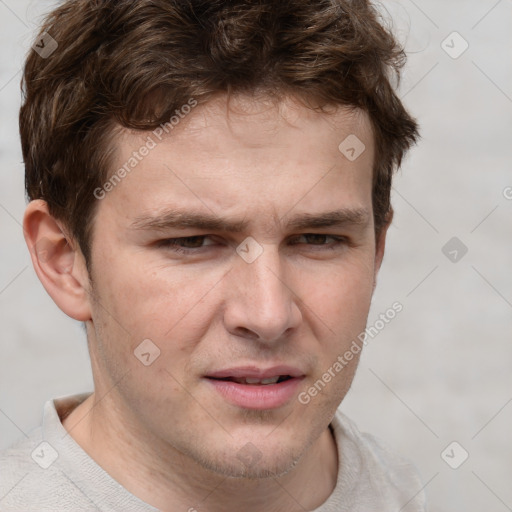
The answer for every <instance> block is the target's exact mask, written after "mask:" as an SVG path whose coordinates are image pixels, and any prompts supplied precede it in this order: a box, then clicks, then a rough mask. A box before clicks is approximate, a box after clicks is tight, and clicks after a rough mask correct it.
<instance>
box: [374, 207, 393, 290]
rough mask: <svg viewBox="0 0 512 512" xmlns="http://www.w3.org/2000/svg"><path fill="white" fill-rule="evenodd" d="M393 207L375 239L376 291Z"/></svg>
mask: <svg viewBox="0 0 512 512" xmlns="http://www.w3.org/2000/svg"><path fill="white" fill-rule="evenodd" d="M393 215H394V212H393V208H390V209H389V212H388V214H387V215H386V223H385V224H384V226H382V229H381V230H380V232H379V234H378V236H377V239H376V240H375V267H374V274H373V290H374V291H375V287H376V286H377V274H378V273H379V270H380V266H381V265H382V260H383V259H384V250H385V249H386V235H387V233H388V229H389V226H390V225H391V221H392V220H393Z"/></svg>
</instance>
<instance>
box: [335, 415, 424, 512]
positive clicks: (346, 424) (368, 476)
mask: <svg viewBox="0 0 512 512" xmlns="http://www.w3.org/2000/svg"><path fill="white" fill-rule="evenodd" d="M332 427H333V429H334V433H335V437H336V443H337V444H338V455H339V459H340V460H339V473H340V476H341V477H342V480H343V483H342V485H344V486H345V489H344V492H345V493H347V492H348V494H349V495H350V496H352V497H353V498H352V499H353V500H354V506H355V507H356V508H355V509H353V510H364V509H365V506H366V508H368V507H371V506H374V507H375V506H378V507H381V508H379V510H381V511H387V510H402V511H403V512H424V511H426V498H425V495H424V492H423V486H424V484H423V483H422V481H421V478H420V476H419V473H418V470H417V469H416V467H415V466H414V465H413V464H412V463H411V462H410V461H409V460H407V459H404V458H403V457H401V456H400V455H398V454H396V453H395V452H394V451H393V450H391V449H390V448H389V447H388V446H387V445H386V443H384V442H383V441H381V440H379V439H378V438H376V437H375V436H373V435H371V434H368V433H364V432H361V431H360V430H359V429H358V427H357V426H356V424H355V423H354V422H353V421H352V420H350V419H349V418H348V417H347V416H345V415H344V414H343V413H342V412H340V411H339V410H338V411H337V412H336V415H335V417H334V419H333V422H332ZM339 484H340V482H339ZM348 489H350V491H349V490H348ZM356 502H357V503H358V505H356ZM361 503H364V504H365V506H362V507H361ZM358 507H359V508H358Z"/></svg>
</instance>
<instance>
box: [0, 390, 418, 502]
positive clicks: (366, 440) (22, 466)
mask: <svg viewBox="0 0 512 512" xmlns="http://www.w3.org/2000/svg"><path fill="white" fill-rule="evenodd" d="M89 394H90V393H85V394H81V395H73V396H68V397H63V398H59V399H55V400H50V401H48V402H46V404H45V406H44V413H43V422H42V425H41V426H40V427H38V428H36V429H34V430H33V431H32V432H31V433H30V435H29V436H28V437H27V438H22V439H21V440H20V441H18V442H17V443H16V444H14V445H13V446H11V447H10V448H8V449H7V450H5V451H3V452H2V453H0V511H1V512H56V511H58V512H85V511H87V512H89V511H101V512H114V511H115V512H158V509H156V508H155V507H153V506H151V505H148V504H147V503H145V502H143V501H142V500H140V499H139V498H137V497H136V496H134V495H133V494H131V493H130V492H129V491H127V490H126V489H125V488H124V487H123V486H122V485H121V484H119V483H118V482H117V481H116V480H114V479H113V478H112V477H111V476H110V475H109V474H108V473H107V472H105V471H104V470H103V469H102V468H101V467H100V466H99V465H98V464H96V462H95V461H94V460H93V459H91V458H90V457H89V455H87V453H86V452H85V451H84V450H82V448H81V447H80V446H79V445H78V444H77V443H76V442H75V440H74V439H73V438H72V437H71V436H70V435H69V434H68V432H67V431H66V429H65V428H64V427H63V426H62V423H61V420H62V419H63V418H65V417H66V416H67V415H68V414H70V413H71V411H72V410H73V409H74V408H75V407H77V406H78V405H79V404H80V403H81V402H82V401H83V400H85V398H87V396H89ZM331 427H332V430H333V433H334V437H335V440H336V445H337V448H338V460H339V468H338V478H337V483H336V487H335V489H334V491H333V493H332V494H331V496H330V497H329V498H328V499H327V501H326V502H325V503H324V504H323V505H322V506H320V507H319V508H317V509H315V510H314V511H313V512H388V511H389V512H398V511H400V512H420V511H421V512H425V511H426V505H425V495H424V492H423V490H422V488H423V485H422V483H421V480H420V478H419V476H418V474H417V471H416V469H415V468H414V466H412V465H411V464H410V463H409V462H407V461H404V460H403V459H401V458H399V457H397V456H396V455H393V454H392V453H390V452H389V451H388V450H387V449H386V448H385V447H384V446H383V445H382V443H380V442H379V441H377V440H376V439H375V438H374V437H373V436H371V435H368V434H362V433H360V432H359V430H358V429H357V427H356V426H355V425H354V423H353V422H352V421H350V420H349V419H348V418H347V417H346V416H345V415H344V414H343V413H341V412H340V411H338V412H337V413H336V416H335V417H334V419H333V421H332V423H331Z"/></svg>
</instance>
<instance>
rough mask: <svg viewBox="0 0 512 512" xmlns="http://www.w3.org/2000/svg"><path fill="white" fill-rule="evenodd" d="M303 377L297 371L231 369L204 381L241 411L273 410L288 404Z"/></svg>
mask: <svg viewBox="0 0 512 512" xmlns="http://www.w3.org/2000/svg"><path fill="white" fill-rule="evenodd" d="M304 377H305V374H304V373H303V372H302V371H300V370H299V369H297V368H291V367H285V366H280V367H274V368H269V369H267V370H263V369H260V368H256V367H244V368H231V369H226V370H221V371H217V372H213V373H212V374H210V375H206V376H205V380H206V381H207V382H208V383H209V384H210V385H211V386H212V388H213V390H215V391H216V393H217V396H219V395H220V397H221V398H222V399H223V400H224V401H226V402H228V403H229V404H231V405H235V406H237V407H240V408H243V409H259V410H265V409H276V408H279V407H283V406H284V405H286V404H287V403H289V402H290V401H291V400H292V398H293V396H294V395H295V394H296V393H297V391H298V388H299V385H300V383H301V381H302V380H303V378H304Z"/></svg>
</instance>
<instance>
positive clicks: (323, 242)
mask: <svg viewBox="0 0 512 512" xmlns="http://www.w3.org/2000/svg"><path fill="white" fill-rule="evenodd" d="M300 239H302V240H306V242H303V241H299V242H295V241H296V240H300ZM292 240H293V242H292V245H296V244H297V243H306V244H307V245H313V246H320V247H325V248H326V249H336V248H337V247H339V246H340V245H346V244H347V243H348V240H347V239H346V238H345V237H343V236H334V235H324V234H322V233H304V234H302V235H298V236H296V237H294V238H293V239H292Z"/></svg>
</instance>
